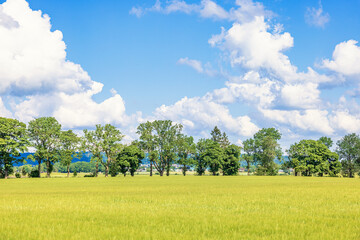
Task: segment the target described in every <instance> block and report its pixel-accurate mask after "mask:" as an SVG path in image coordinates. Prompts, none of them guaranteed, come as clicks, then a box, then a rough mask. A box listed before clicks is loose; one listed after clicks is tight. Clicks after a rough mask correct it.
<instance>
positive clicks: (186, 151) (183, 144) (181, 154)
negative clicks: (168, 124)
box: [177, 134, 196, 176]
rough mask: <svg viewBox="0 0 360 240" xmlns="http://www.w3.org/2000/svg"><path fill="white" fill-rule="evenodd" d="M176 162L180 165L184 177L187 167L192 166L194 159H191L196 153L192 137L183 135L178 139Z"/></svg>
mask: <svg viewBox="0 0 360 240" xmlns="http://www.w3.org/2000/svg"><path fill="white" fill-rule="evenodd" d="M177 144H178V160H177V163H178V164H180V165H182V168H181V170H182V173H183V175H184V176H185V175H186V171H187V170H188V167H189V166H192V165H194V158H193V157H192V156H193V155H194V154H195V152H196V145H195V143H194V138H193V137H191V136H190V137H188V136H185V135H183V134H181V135H179V138H178V143H177Z"/></svg>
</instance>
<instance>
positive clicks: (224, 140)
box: [211, 126, 230, 149]
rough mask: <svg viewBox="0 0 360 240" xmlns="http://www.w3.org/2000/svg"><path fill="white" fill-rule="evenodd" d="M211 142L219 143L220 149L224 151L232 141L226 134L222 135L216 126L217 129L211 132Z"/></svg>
mask: <svg viewBox="0 0 360 240" xmlns="http://www.w3.org/2000/svg"><path fill="white" fill-rule="evenodd" d="M211 140H213V141H214V142H217V143H219V144H220V147H221V148H223V149H225V148H226V147H227V146H229V145H230V141H229V138H228V136H227V135H226V133H225V132H223V133H222V132H221V131H220V129H219V128H218V127H217V126H215V128H214V129H213V130H212V131H211Z"/></svg>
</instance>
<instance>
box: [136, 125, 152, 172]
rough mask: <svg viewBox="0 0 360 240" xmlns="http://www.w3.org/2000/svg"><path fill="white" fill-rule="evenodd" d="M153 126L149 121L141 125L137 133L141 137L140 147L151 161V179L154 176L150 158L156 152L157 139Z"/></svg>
mask: <svg viewBox="0 0 360 240" xmlns="http://www.w3.org/2000/svg"><path fill="white" fill-rule="evenodd" d="M153 130H154V127H153V124H152V123H151V122H149V121H147V122H146V123H141V124H140V125H139V126H138V128H137V131H136V133H137V134H139V135H140V137H139V138H140V142H139V147H140V148H141V149H142V150H144V151H145V152H146V153H147V155H148V157H149V160H150V177H151V176H152V175H153V162H154V161H153V160H152V159H151V158H150V155H151V153H152V152H153V151H154V150H155V139H154V135H153Z"/></svg>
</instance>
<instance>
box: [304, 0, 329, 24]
mask: <svg viewBox="0 0 360 240" xmlns="http://www.w3.org/2000/svg"><path fill="white" fill-rule="evenodd" d="M305 21H306V23H307V24H309V25H311V26H315V27H324V26H325V24H326V23H328V22H329V21H330V15H329V14H328V13H326V12H324V11H323V7H322V4H321V1H319V8H314V7H311V8H310V7H308V8H307V9H306V12H305Z"/></svg>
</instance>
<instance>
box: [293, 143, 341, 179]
mask: <svg viewBox="0 0 360 240" xmlns="http://www.w3.org/2000/svg"><path fill="white" fill-rule="evenodd" d="M287 152H288V156H289V164H288V166H289V167H292V168H293V169H294V173H295V176H299V175H300V176H301V175H303V176H312V175H313V174H317V175H318V176H323V175H324V174H329V175H330V176H335V175H336V174H337V173H339V172H340V169H341V164H340V162H339V161H338V155H337V154H336V153H335V152H332V151H330V150H329V148H328V147H327V146H326V145H325V144H324V143H323V142H321V141H315V140H301V141H300V142H299V143H295V144H293V145H291V146H290V149H289V150H288V151H287Z"/></svg>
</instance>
